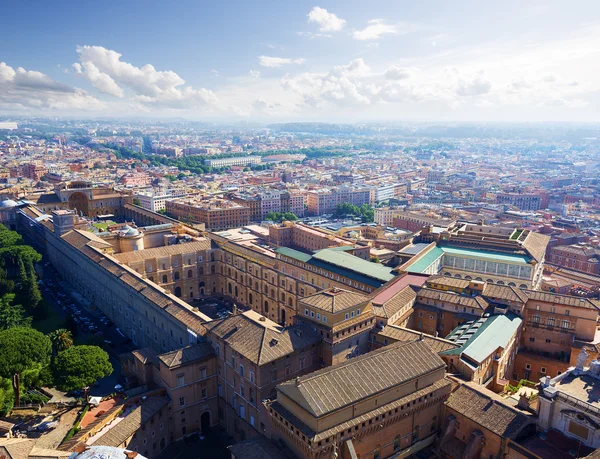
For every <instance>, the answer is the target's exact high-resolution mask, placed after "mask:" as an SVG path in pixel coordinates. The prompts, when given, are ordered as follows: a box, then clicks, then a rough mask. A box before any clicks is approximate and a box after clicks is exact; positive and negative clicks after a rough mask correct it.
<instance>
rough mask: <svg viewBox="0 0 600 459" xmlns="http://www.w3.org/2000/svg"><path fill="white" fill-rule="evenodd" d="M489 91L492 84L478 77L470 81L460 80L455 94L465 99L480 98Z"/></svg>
mask: <svg viewBox="0 0 600 459" xmlns="http://www.w3.org/2000/svg"><path fill="white" fill-rule="evenodd" d="M490 89H492V83H491V82H490V81H489V80H486V79H485V78H483V76H481V75H478V76H476V77H475V78H473V79H471V80H461V81H460V82H459V83H458V86H457V87H456V94H458V95H459V96H467V97H468V96H481V95H483V94H487V93H488V92H490Z"/></svg>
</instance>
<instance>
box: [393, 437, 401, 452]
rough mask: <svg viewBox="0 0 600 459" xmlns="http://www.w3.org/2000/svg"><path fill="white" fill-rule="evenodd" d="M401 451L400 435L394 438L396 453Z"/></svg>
mask: <svg viewBox="0 0 600 459" xmlns="http://www.w3.org/2000/svg"><path fill="white" fill-rule="evenodd" d="M399 449H400V435H396V437H395V438H394V451H398V450H399Z"/></svg>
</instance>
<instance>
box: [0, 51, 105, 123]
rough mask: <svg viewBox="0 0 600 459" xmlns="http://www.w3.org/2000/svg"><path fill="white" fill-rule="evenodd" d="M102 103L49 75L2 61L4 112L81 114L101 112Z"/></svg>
mask: <svg viewBox="0 0 600 459" xmlns="http://www.w3.org/2000/svg"><path fill="white" fill-rule="evenodd" d="M102 105H103V104H102V102H100V101H99V100H98V99H96V98H95V97H93V96H90V95H89V94H87V93H86V92H85V91H83V90H81V89H79V88H74V87H71V86H69V85H66V84H64V83H60V82H58V81H55V80H53V79H52V78H50V77H49V76H48V75H46V74H44V73H41V72H37V71H34V70H25V69H24V68H22V67H18V68H17V69H14V68H13V67H11V66H9V65H8V64H6V63H5V62H0V109H2V110H15V111H18V112H32V111H37V110H56V111H61V112H64V111H79V110H88V109H98V108H101V107H102Z"/></svg>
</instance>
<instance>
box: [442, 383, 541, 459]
mask: <svg viewBox="0 0 600 459" xmlns="http://www.w3.org/2000/svg"><path fill="white" fill-rule="evenodd" d="M532 433H535V417H534V416H533V415H532V414H531V413H529V412H527V411H525V410H520V409H518V408H517V407H515V406H514V405H510V404H509V403H507V402H506V400H505V399H504V398H502V397H500V396H498V395H496V394H495V393H493V392H492V391H490V390H487V389H485V388H483V387H481V386H478V385H476V384H473V383H459V385H458V386H457V387H456V388H455V389H454V390H453V392H452V393H451V394H450V396H449V397H448V400H446V402H445V403H444V421H443V427H442V432H441V435H440V441H439V445H438V448H439V451H440V453H441V457H443V458H447V459H456V458H494V457H510V458H523V459H525V458H532V457H536V458H537V457H538V456H535V455H532V453H531V452H529V451H527V449H526V448H523V447H522V446H520V445H519V444H518V443H517V442H518V441H520V440H521V439H523V438H525V437H527V436H531V435H532ZM547 457H551V456H547Z"/></svg>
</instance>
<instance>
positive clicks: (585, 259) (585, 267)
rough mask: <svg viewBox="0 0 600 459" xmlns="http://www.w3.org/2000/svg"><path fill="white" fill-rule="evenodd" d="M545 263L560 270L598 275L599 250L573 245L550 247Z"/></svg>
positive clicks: (587, 246)
mask: <svg viewBox="0 0 600 459" xmlns="http://www.w3.org/2000/svg"><path fill="white" fill-rule="evenodd" d="M547 261H548V263H552V264H554V265H557V266H560V267H561V268H571V269H574V270H576V271H580V272H584V273H589V274H600V249H598V248H596V247H593V246H591V245H585V244H573V245H560V246H557V247H552V248H551V249H550V250H549V251H548V258H547Z"/></svg>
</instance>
